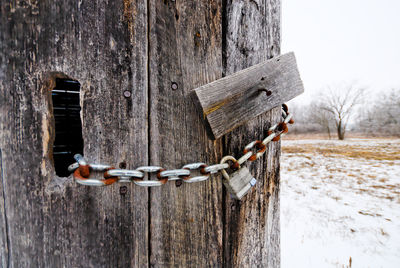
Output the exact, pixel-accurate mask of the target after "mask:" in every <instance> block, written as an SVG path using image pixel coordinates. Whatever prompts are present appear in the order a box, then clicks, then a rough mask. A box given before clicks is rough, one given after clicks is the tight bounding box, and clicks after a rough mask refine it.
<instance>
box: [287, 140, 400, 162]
mask: <svg viewBox="0 0 400 268" xmlns="http://www.w3.org/2000/svg"><path fill="white" fill-rule="evenodd" d="M282 152H283V153H287V154H320V155H323V156H325V157H349V158H364V159H371V160H391V161H393V160H400V153H399V152H385V151H379V150H376V148H374V147H371V148H360V147H357V146H350V145H346V146H342V145H338V146H335V147H319V146H317V145H313V144H302V145H301V146H300V145H290V146H282ZM309 159H311V158H310V157H309Z"/></svg>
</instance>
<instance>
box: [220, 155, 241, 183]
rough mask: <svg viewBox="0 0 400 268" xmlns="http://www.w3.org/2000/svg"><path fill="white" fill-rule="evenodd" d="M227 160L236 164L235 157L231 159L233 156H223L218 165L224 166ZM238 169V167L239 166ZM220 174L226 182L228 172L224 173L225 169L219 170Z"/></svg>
mask: <svg viewBox="0 0 400 268" xmlns="http://www.w3.org/2000/svg"><path fill="white" fill-rule="evenodd" d="M229 160H230V161H233V162H234V163H238V161H237V160H236V158H235V157H233V156H231V155H227V156H224V157H223V158H222V159H221V162H220V164H224V163H225V162H226V161H229ZM238 169H240V165H239V167H238ZM221 173H222V176H224V178H225V179H226V180H227V181H229V175H228V172H226V170H225V169H222V170H221Z"/></svg>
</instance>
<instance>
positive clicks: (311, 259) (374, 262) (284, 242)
mask: <svg viewBox="0 0 400 268" xmlns="http://www.w3.org/2000/svg"><path fill="white" fill-rule="evenodd" d="M281 254H282V256H281V260H282V267H283V268H289V267H290V268H292V267H396V268H398V267H400V140H399V139H350V140H346V141H335V140H283V141H282V159H281Z"/></svg>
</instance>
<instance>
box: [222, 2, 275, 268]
mask: <svg viewBox="0 0 400 268" xmlns="http://www.w3.org/2000/svg"><path fill="white" fill-rule="evenodd" d="M224 10H225V13H224V21H225V24H224V28H223V29H224V30H223V33H224V58H223V60H224V73H225V75H230V74H233V73H235V72H237V71H240V70H242V69H245V68H247V67H250V66H253V65H255V64H258V63H260V62H263V61H265V60H267V59H269V58H272V57H274V56H277V55H279V53H280V1H279V0H261V1H231V0H227V1H226V3H225V8H224ZM280 114H281V112H280V108H275V109H272V110H271V111H270V112H268V113H266V114H263V115H260V116H258V117H256V118H255V119H253V120H251V121H249V122H247V123H246V124H244V125H242V126H240V127H238V128H236V129H235V130H233V131H232V132H231V133H229V134H228V135H226V136H225V138H224V147H223V150H224V154H232V155H240V154H241V153H242V152H241V151H242V150H243V148H244V146H245V145H246V144H247V143H249V142H250V141H253V140H255V139H261V138H263V137H265V136H266V134H267V130H268V127H269V126H270V125H271V124H274V123H276V122H278V121H279V120H280ZM279 155H280V144H279V143H276V142H274V143H270V145H268V147H267V152H266V153H265V154H264V156H263V157H262V158H260V159H258V160H257V161H255V162H253V163H252V164H251V165H249V169H250V171H251V173H252V174H253V176H254V177H255V178H256V179H257V184H256V185H255V186H254V188H255V190H252V191H251V193H249V194H248V195H247V196H246V197H244V198H243V199H242V201H237V200H233V199H231V198H230V197H229V195H228V194H226V195H225V204H224V210H225V215H224V217H225V218H224V222H225V223H226V226H225V228H224V230H225V232H224V265H225V266H226V267H279V266H280V247H279V245H280V239H279V232H280V229H279Z"/></svg>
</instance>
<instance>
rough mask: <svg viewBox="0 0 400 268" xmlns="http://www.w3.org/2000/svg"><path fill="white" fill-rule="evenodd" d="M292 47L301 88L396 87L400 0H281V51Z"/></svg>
mask: <svg viewBox="0 0 400 268" xmlns="http://www.w3.org/2000/svg"><path fill="white" fill-rule="evenodd" d="M289 51H294V52H295V54H296V58H297V62H298V65H299V69H300V75H301V77H302V79H303V82H304V86H305V90H306V92H305V93H304V94H303V95H302V96H300V97H297V100H296V101H295V102H296V103H304V102H307V101H308V100H310V98H311V96H312V95H313V94H315V93H317V92H318V91H320V90H322V89H323V87H324V86H326V85H330V84H335V83H342V82H346V81H353V80H356V81H358V83H359V84H361V85H366V86H368V87H369V88H370V89H371V90H373V91H375V92H378V91H382V90H384V91H387V90H389V89H391V88H394V87H395V88H400V0H282V53H286V52H289Z"/></svg>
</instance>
